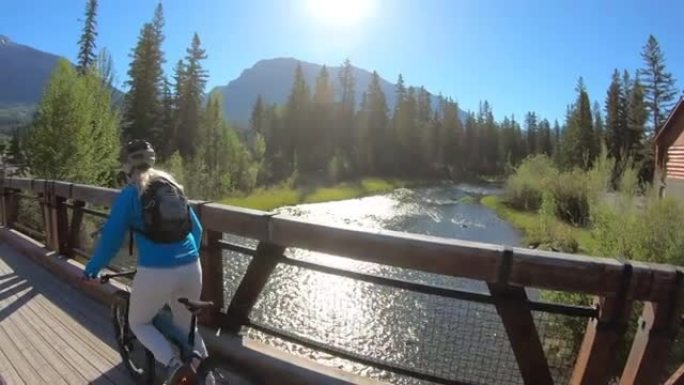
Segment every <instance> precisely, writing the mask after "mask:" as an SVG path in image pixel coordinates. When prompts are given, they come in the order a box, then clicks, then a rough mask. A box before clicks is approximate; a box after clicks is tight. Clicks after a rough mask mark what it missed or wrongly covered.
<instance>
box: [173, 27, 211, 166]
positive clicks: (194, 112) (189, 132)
mask: <svg viewBox="0 0 684 385" xmlns="http://www.w3.org/2000/svg"><path fill="white" fill-rule="evenodd" d="M186 52H187V55H186V56H185V62H183V63H181V64H180V68H179V70H181V71H180V72H177V74H176V77H177V82H178V81H180V83H177V89H178V91H179V93H178V95H177V98H178V101H177V109H178V112H177V119H176V122H177V124H178V128H177V129H176V135H177V146H178V150H179V151H180V154H181V156H183V157H184V158H192V157H193V156H194V155H195V152H196V150H197V145H198V143H199V142H200V141H201V135H202V132H201V130H200V120H201V116H202V98H203V97H204V87H205V85H206V83H207V73H206V71H205V70H204V69H203V68H202V63H201V61H202V60H204V59H206V58H207V55H206V53H205V51H204V49H202V47H201V42H200V38H199V36H198V35H197V33H195V34H194V35H193V37H192V43H191V44H190V47H189V48H188V49H187V51H186Z"/></svg>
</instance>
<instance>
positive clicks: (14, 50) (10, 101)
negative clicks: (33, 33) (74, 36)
mask: <svg viewBox="0 0 684 385" xmlns="http://www.w3.org/2000/svg"><path fill="white" fill-rule="evenodd" d="M57 60H59V56H57V55H53V54H51V53H47V52H43V51H40V50H37V49H35V48H31V47H28V46H25V45H21V44H17V43H14V42H12V41H11V40H10V39H9V38H8V37H6V36H3V35H0V127H2V126H11V125H17V124H22V123H25V122H27V121H28V120H29V119H30V117H31V113H32V112H33V110H34V108H35V105H36V103H38V101H39V100H40V97H41V95H42V93H43V87H45V84H46V83H47V81H48V79H49V78H50V74H51V73H52V69H53V68H54V67H55V65H56V64H57Z"/></svg>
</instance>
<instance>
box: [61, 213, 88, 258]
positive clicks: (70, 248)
mask: <svg viewBox="0 0 684 385" xmlns="http://www.w3.org/2000/svg"><path fill="white" fill-rule="evenodd" d="M84 207H85V202H83V201H78V200H77V201H74V209H73V211H72V213H71V225H70V227H69V236H68V244H67V250H66V253H65V255H67V256H69V257H72V258H73V257H74V249H77V248H80V246H81V239H80V234H81V223H82V222H83V208H84Z"/></svg>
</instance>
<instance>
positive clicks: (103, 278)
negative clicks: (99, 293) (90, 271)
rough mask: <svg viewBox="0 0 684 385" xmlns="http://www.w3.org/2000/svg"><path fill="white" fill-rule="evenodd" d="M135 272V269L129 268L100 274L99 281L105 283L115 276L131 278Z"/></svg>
mask: <svg viewBox="0 0 684 385" xmlns="http://www.w3.org/2000/svg"><path fill="white" fill-rule="evenodd" d="M136 272H137V271H136V270H131V271H124V272H121V273H112V274H102V275H101V276H100V283H102V284H105V283H107V282H109V280H110V279H112V278H116V277H127V278H132V277H133V276H134V275H135V273H136Z"/></svg>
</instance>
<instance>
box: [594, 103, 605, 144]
mask: <svg viewBox="0 0 684 385" xmlns="http://www.w3.org/2000/svg"><path fill="white" fill-rule="evenodd" d="M592 110H593V112H594V132H595V133H596V141H597V142H598V143H599V145H602V144H603V142H604V137H605V136H604V135H605V133H604V131H605V124H604V123H603V115H602V114H601V105H600V104H599V102H598V101H596V100H595V101H594V106H593V107H592Z"/></svg>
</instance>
